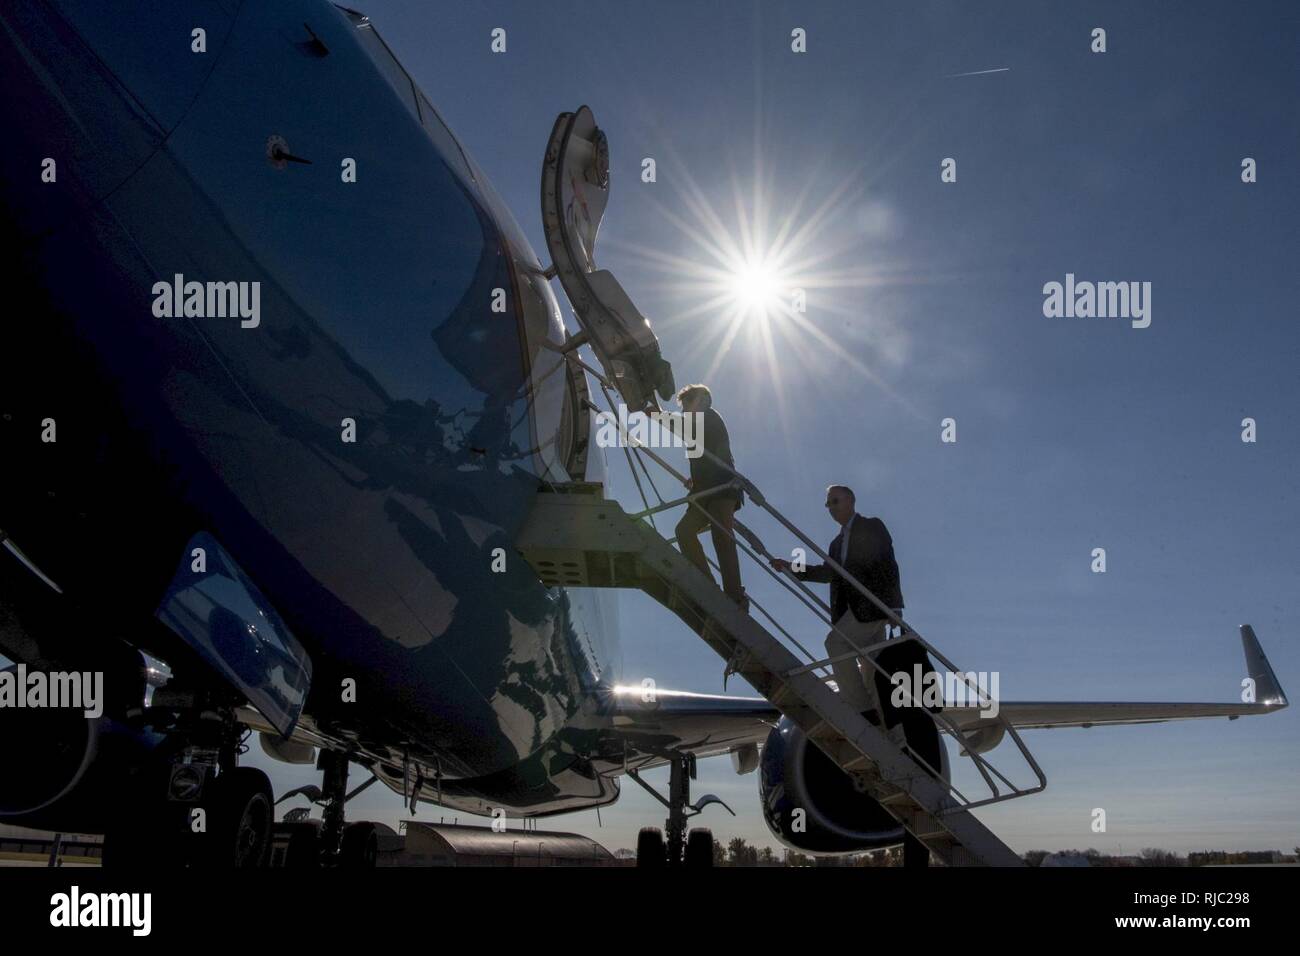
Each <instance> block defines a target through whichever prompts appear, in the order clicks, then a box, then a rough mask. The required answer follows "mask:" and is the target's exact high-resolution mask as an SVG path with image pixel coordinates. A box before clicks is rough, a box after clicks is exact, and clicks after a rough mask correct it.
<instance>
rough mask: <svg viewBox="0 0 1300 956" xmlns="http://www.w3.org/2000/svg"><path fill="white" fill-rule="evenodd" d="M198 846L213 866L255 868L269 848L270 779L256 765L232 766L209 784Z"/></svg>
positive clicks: (271, 815)
mask: <svg viewBox="0 0 1300 956" xmlns="http://www.w3.org/2000/svg"><path fill="white" fill-rule="evenodd" d="M209 802H210V804H211V807H210V810H209V821H208V832H207V834H206V835H205V836H204V837H203V838H202V840H201V848H202V849H203V850H204V851H206V852H205V854H204V855H205V856H207V857H208V861H209V862H210V863H211V865H212V867H213V868H214V869H223V870H224V869H231V868H234V869H237V870H245V869H257V868H259V867H263V866H266V863H267V859H268V857H269V855H270V852H271V827H272V826H273V824H274V821H275V811H274V809H273V808H272V804H271V781H270V779H269V778H268V777H267V776H266V774H265V773H263V772H262V771H261V770H258V769H257V768H256V767H235V768H234V770H233V771H230V772H227V773H223V774H222V775H221V776H220V777H218V778H217V779H216V780H215V781H213V785H212V796H211V799H210V801H209Z"/></svg>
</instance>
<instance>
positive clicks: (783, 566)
mask: <svg viewBox="0 0 1300 956" xmlns="http://www.w3.org/2000/svg"><path fill="white" fill-rule="evenodd" d="M768 563H769V564H771V565H772V567H773V568H775V569H776V570H778V571H789V570H790V562H789V561H787V560H786V559H785V558H773V559H772V560H771V561H770V562H768Z"/></svg>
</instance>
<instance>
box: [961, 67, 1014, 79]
mask: <svg viewBox="0 0 1300 956" xmlns="http://www.w3.org/2000/svg"><path fill="white" fill-rule="evenodd" d="M1010 70H1011V67H1009V66H1000V67H998V68H997V69H996V70H975V71H974V72H972V73H949V74H948V75H947V76H945V77H944V79H945V80H951V79H952V78H953V77H954V76H983V75H984V74H985V73H1008V72H1010Z"/></svg>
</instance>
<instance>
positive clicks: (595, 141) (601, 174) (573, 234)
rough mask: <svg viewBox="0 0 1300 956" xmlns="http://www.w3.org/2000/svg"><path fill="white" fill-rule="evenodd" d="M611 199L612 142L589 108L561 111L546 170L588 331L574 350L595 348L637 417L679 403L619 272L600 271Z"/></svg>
mask: <svg viewBox="0 0 1300 956" xmlns="http://www.w3.org/2000/svg"><path fill="white" fill-rule="evenodd" d="M608 201H609V144H608V142H607V141H606V139H605V134H604V133H603V132H602V131H601V130H600V128H599V127H597V126H596V120H595V117H594V116H592V114H591V110H590V109H588V108H587V107H585V106H583V107H581V108H580V109H579V110H578V111H577V112H576V113H561V114H560V115H559V116H558V117H557V118H556V120H555V127H554V128H553V129H552V130H551V138H550V141H549V142H548V143H547V144H546V158H545V160H544V162H543V166H542V226H543V228H544V229H545V230H546V246H547V248H548V249H549V250H550V254H551V262H552V265H551V268H550V270H548V272H547V275H548V276H551V275H557V276H559V279H560V284H561V285H562V286H564V292H565V295H567V296H568V298H569V303H570V305H571V306H572V307H573V313H574V315H575V317H576V318H577V320H578V324H579V325H580V326H582V331H581V332H580V333H578V334H577V335H575V336H574V337H573V338H571V339H570V340H569V344H568V346H567V348H568V349H574V348H578V347H580V346H582V345H587V344H589V345H590V346H591V347H592V350H593V351H594V352H595V353H596V357H597V358H598V359H599V360H600V363H601V365H603V366H604V369H605V373H606V374H607V375H608V376H609V378H610V379H611V380H612V381H613V382H614V384H615V385H616V386H617V388H618V391H619V394H620V395H622V396H623V400H624V401H625V402H626V403H627V406H628V410H629V411H633V412H635V411H649V410H654V409H657V408H658V407H659V403H658V401H657V400H656V399H655V393H656V392H658V393H659V396H660V397H661V398H663V399H668V398H670V397H672V394H673V392H674V391H675V387H674V385H673V370H672V366H671V365H669V364H668V362H666V361H664V359H663V357H662V356H661V355H660V354H659V340H658V339H657V338H656V337H655V334H654V332H653V331H651V329H650V322H649V321H648V320H647V319H646V317H645V316H643V315H642V314H641V313H640V312H639V311H638V310H637V307H636V306H635V305H634V304H633V303H632V300H631V299H630V298H629V297H628V294H627V293H626V292H624V291H623V287H622V286H621V285H619V283H618V280H617V279H615V278H614V275H613V273H611V272H609V271H608V270H605V269H597V268H596V260H595V247H596V233H597V232H598V231H599V229H600V221H601V219H602V218H603V217H604V215H605V205H606V203H607V202H608Z"/></svg>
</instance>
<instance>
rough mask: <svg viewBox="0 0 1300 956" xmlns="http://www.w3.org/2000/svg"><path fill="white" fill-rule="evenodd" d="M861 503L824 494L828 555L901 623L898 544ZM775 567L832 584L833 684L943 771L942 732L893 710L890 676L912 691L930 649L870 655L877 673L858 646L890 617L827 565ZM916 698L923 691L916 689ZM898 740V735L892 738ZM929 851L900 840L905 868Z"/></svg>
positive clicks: (779, 562) (878, 636)
mask: <svg viewBox="0 0 1300 956" xmlns="http://www.w3.org/2000/svg"><path fill="white" fill-rule="evenodd" d="M856 505H857V500H856V498H855V496H854V494H853V491H852V489H850V488H847V487H845V486H844V485H831V486H830V487H829V488H827V489H826V508H827V510H828V511H829V512H830V516H831V518H832V519H834V521H835V522H836V523H838V524H839V526H840V533H839V534H837V535H836V536H835V540H834V541H832V542H831V544H830V547H829V548H827V549H826V553H827V554H829V555H830V556H831V558H833V559H834V560H835V561H836V562H837V563H838V564H839V565H840V566H841V567H842V568H844V570H846V571H847V572H848V573H849V574H850V575H852V577H854V578H855V579H856V580H857V581H859V582H860V583H861V584H862V585H863V586H864V587H865V588H866V589H867V590H868V591H870V592H871V593H872V594H874V595H875V596H876V597H877V598H878V599H879V600H880V601H881V602H883V603H884V604H885V606H887V607H889V608H890V609H891V610H893V611H894V613H895V614H896V615H897V616H899V617H902V611H903V592H902V588H901V587H900V585H899V579H898V562H897V561H896V560H895V558H894V541H893V539H892V538H891V537H890V536H889V530H888V529H887V528H886V527H885V523H884V522H883V521H881V520H880V519H879V518H867V517H864V516H862V515H860V514H858V513H857V508H856ZM772 567H774V568H776V569H777V570H778V571H790V572H791V573H792V574H793V575H794V576H795V577H796V578H798V579H799V580H801V581H818V582H821V583H823V584H827V583H829V584H830V586H831V620H832V621H834V622H835V623H834V627H833V628H832V630H831V632H830V633H829V634H827V635H826V652H827V656H829V657H832V658H836V657H838V658H841V659H840V660H836V661H834V662H833V663H832V664H831V670H832V672H833V673H834V675H835V683H836V685H837V686H838V687H839V692H840V694H841V695H842V696H843V697H844V699H845V702H846V703H848V704H850V705H852V706H853V708H854V709H855V710H857V711H859V712H860V713H861V714H862V715H863V716H864V717H866V718H867V720H868V721H870V722H871V723H873V724H876V725H877V726H879V725H880V719H881V714H882V713H883V715H884V729H885V730H887V731H892V730H893V729H894V727H896V726H898V725H899V724H901V725H902V728H901V730H902V736H903V739H904V740H905V741H906V743H907V746H908V749H909V750H911V752H912V753H913V754H914V755H915V756H917V757H920V758H921V759H922V760H924V761H925V762H926V763H928V764H929V765H930V766H931V767H933V768H935V769H936V770H938V769H940V761H941V759H942V757H941V755H940V749H941V747H942V744H941V743H940V741H939V731H938V728H937V727H936V726H935V724H934V721H932V720H931V719H930V718H929V717H928V716H926V715H925V714H924V713H922V712H921V709H920V708H919V707H916V706H909V705H906V704H905V705H904V706H901V707H899V706H895V705H894V703H893V702H892V699H891V698H892V696H893V693H892V692H893V690H894V686H893V684H892V683H891V682H890V680H889V677H888V676H886V675H888V674H894V673H897V672H900V671H901V672H902V673H904V674H906V675H907V676H908V682H909V685H910V683H911V678H912V675H913V665H915V664H920V665H921V670H922V675H924V674H928V673H930V672H931V671H933V670H934V666H933V665H932V664H931V663H930V656H929V655H928V654H926V652H925V648H924V647H922V646H921V645H920V644H918V643H916V642H915V641H904V642H900V643H899V644H898V646H896V647H885V648H882V649H881V650H879V651H877V652H875V653H874V654H873V655H872V656H873V658H874V659H875V661H876V663H877V664H879V665H880V666H881V667H882V668H883V669H884V671H885V673H883V674H882V673H880V672H879V671H877V670H876V669H875V668H874V667H872V666H871V665H869V664H865V665H864V664H860V662H859V660H858V659H857V658H856V657H854V656H852V654H853V651H854V645H856V646H857V647H867V646H869V645H872V644H879V643H881V642H882V641H886V640H888V639H890V637H891V636H892V635H891V632H890V627H891V622H890V620H889V618H888V617H886V616H885V612H884V611H882V610H881V609H880V608H878V607H877V606H876V605H875V604H874V603H872V602H871V601H870V600H868V599H867V597H866V596H865V595H864V594H862V592H860V591H859V590H858V589H857V588H855V587H853V586H852V585H850V584H849V583H848V582H847V581H846V580H845V579H844V578H843V576H841V575H840V573H839V572H838V571H836V570H834V569H833V568H832V567H831V566H830V565H828V564H818V565H812V566H810V567H808V568H807V569H805V570H803V571H795V570H794V569H793V568H792V567H791V565H790V562H789V561H785V560H783V559H781V558H775V559H773V561H772ZM910 689H911V691H912V694H913V695H914V696H915V697H916V698H917V699H918V700H919V698H920V695H921V690H922V688H921V687H911V688H910ZM891 736H894V737H895V739H896V740H897V739H898V735H897V734H892V735H891ZM929 861H930V853H929V850H928V849H927V848H926V846H925V844H923V843H921V842H920V841H919V840H917V839H916V838H915V837H913V836H912V835H911V834H910V833H909V834H907V835H906V838H905V839H904V842H903V865H904V866H928V865H929Z"/></svg>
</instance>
